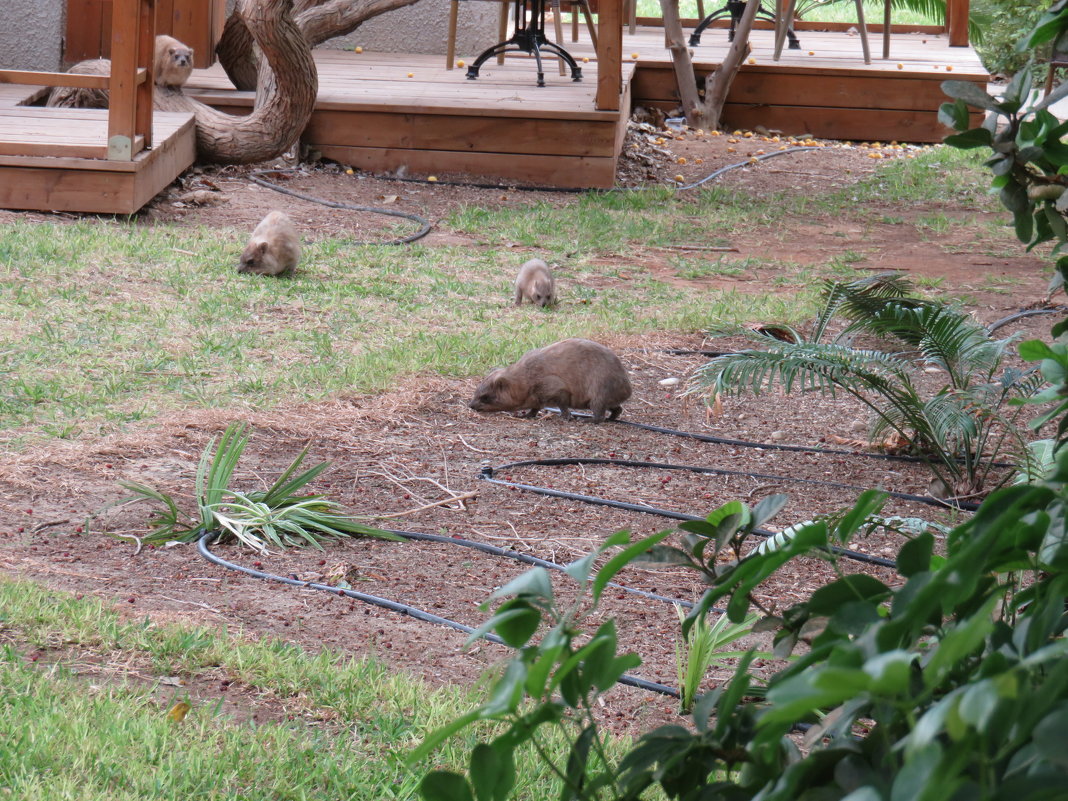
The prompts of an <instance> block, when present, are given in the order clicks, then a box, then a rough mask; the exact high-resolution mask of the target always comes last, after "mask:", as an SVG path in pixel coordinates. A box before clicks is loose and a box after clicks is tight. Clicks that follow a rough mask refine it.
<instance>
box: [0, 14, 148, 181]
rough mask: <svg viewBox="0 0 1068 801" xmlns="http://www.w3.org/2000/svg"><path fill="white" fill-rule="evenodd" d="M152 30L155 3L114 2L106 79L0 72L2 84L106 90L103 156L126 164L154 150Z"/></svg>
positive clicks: (100, 76) (54, 74)
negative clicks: (105, 137) (105, 145)
mask: <svg viewBox="0 0 1068 801" xmlns="http://www.w3.org/2000/svg"><path fill="white" fill-rule="evenodd" d="M155 30H156V0H114V11H113V13H112V17H111V72H110V74H109V75H77V74H72V73H69V72H34V71H28V70H0V83H13V84H25V85H29V86H70V87H76V88H81V89H107V90H108V92H109V94H110V102H109V105H108V141H107V158H109V159H113V160H116V161H129V160H131V159H133V157H134V156H136V155H137V154H138V153H139V152H140V151H141V150H142V149H143V148H147V147H151V146H152V90H153V86H154V83H153V74H152V69H153V68H152V62H153V59H154V56H155Z"/></svg>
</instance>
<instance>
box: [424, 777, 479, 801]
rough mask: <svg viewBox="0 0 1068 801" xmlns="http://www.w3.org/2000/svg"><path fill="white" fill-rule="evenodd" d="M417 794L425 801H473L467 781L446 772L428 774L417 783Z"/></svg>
mask: <svg viewBox="0 0 1068 801" xmlns="http://www.w3.org/2000/svg"><path fill="white" fill-rule="evenodd" d="M419 794H420V795H421V796H423V798H424V799H425V801H474V796H473V795H472V794H471V785H469V784H468V783H467V779H465V778H464V777H463V776H461V775H460V774H458V773H453V772H452V771H447V770H435V771H431V772H430V773H428V774H427V775H426V776H425V777H424V778H423V780H422V781H421V782H419Z"/></svg>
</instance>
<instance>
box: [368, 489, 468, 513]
mask: <svg viewBox="0 0 1068 801" xmlns="http://www.w3.org/2000/svg"><path fill="white" fill-rule="evenodd" d="M477 496H478V491H477V490H472V491H471V492H465V493H463V494H462V495H453V496H452V497H449V498H442V499H441V500H440V501H432V502H431V503H426V504H423V505H422V506H419V507H417V508H415V509H409V510H408V511H406V512H391V513H390V514H388V515H363V517H366V518H367V519H368V520H385V519H387V518H390V517H404V516H405V515H414V514H415V513H416V512H422V511H423V510H425V509H432V508H433V507H435V506H445V505H446V504H450V503H452V502H453V501H456V502H458V503H459V504H460V509H458V510H454V511H462V510H463V509H464V508H465V507H464V505H463V502H464V501H466V500H468V499H469V498H475V497H477Z"/></svg>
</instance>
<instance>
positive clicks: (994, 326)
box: [986, 306, 1068, 334]
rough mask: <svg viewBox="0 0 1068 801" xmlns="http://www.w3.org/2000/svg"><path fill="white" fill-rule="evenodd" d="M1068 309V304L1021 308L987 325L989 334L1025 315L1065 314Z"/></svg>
mask: <svg viewBox="0 0 1068 801" xmlns="http://www.w3.org/2000/svg"><path fill="white" fill-rule="evenodd" d="M1066 311H1068V306H1050V307H1048V308H1044V309H1021V310H1020V311H1018V312H1015V313H1013V314H1010V315H1009V316H1008V317H1002V318H1001V319H1000V320H997V321H995V322H993V323H991V324H990V325H988V326H987V327H986V331H987V333H988V334H993V333H994V332H995V331H997V330H998V329H999V328H1001V327H1003V326H1006V325H1008V324H1009V323H1015V322H1016V321H1017V320H1022V319H1023V318H1024V317H1034V316H1035V315H1037V314H1064V312H1066Z"/></svg>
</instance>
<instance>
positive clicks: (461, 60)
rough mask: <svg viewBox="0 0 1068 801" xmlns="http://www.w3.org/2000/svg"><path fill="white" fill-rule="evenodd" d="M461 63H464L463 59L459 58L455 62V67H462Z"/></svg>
mask: <svg viewBox="0 0 1068 801" xmlns="http://www.w3.org/2000/svg"><path fill="white" fill-rule="evenodd" d="M463 65H464V62H463V59H460V60H459V61H457V62H456V66H457V67H462V66H463Z"/></svg>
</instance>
